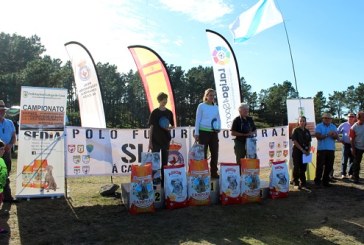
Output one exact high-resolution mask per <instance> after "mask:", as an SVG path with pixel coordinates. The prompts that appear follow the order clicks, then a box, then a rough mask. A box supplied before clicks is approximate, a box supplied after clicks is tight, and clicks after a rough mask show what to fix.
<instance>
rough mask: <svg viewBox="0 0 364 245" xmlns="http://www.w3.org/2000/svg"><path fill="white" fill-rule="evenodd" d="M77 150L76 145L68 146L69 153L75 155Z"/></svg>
mask: <svg viewBox="0 0 364 245" xmlns="http://www.w3.org/2000/svg"><path fill="white" fill-rule="evenodd" d="M75 150H76V145H68V152H69V153H73V152H75Z"/></svg>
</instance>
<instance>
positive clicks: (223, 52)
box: [212, 46, 231, 65]
mask: <svg viewBox="0 0 364 245" xmlns="http://www.w3.org/2000/svg"><path fill="white" fill-rule="evenodd" d="M230 56H231V53H230V52H229V50H227V49H226V48H225V47H221V46H217V47H216V48H215V50H214V51H213V52H212V57H213V59H214V62H215V63H216V64H218V65H226V64H228V63H229V61H230Z"/></svg>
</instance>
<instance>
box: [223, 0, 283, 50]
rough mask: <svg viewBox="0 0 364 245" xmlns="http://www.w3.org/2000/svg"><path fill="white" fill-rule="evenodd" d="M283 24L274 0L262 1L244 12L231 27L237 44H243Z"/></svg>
mask: <svg viewBox="0 0 364 245" xmlns="http://www.w3.org/2000/svg"><path fill="white" fill-rule="evenodd" d="M282 22H283V17H282V14H281V12H280V11H279V10H278V9H277V8H276V6H275V4H274V0H260V1H259V2H258V3H257V4H255V5H254V6H253V7H251V8H250V9H248V10H247V11H245V12H243V13H242V14H241V15H240V16H239V17H238V18H237V19H236V20H235V21H234V23H232V24H231V25H230V26H229V27H230V30H231V32H232V33H233V36H234V42H235V43H241V42H244V41H246V40H248V39H249V38H251V37H252V36H254V35H256V34H258V33H259V32H262V31H264V30H265V29H268V28H270V27H272V26H275V25H277V24H279V23H282Z"/></svg>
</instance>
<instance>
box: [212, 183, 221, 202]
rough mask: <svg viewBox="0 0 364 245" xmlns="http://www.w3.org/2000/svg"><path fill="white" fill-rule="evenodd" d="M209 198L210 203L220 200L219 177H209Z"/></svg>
mask: <svg viewBox="0 0 364 245" xmlns="http://www.w3.org/2000/svg"><path fill="white" fill-rule="evenodd" d="M210 200H211V204H218V203H219V202H220V183H219V179H211V182H210Z"/></svg>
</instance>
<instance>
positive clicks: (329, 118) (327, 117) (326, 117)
mask: <svg viewBox="0 0 364 245" xmlns="http://www.w3.org/2000/svg"><path fill="white" fill-rule="evenodd" d="M322 119H332V118H331V117H323V118H322Z"/></svg>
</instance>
